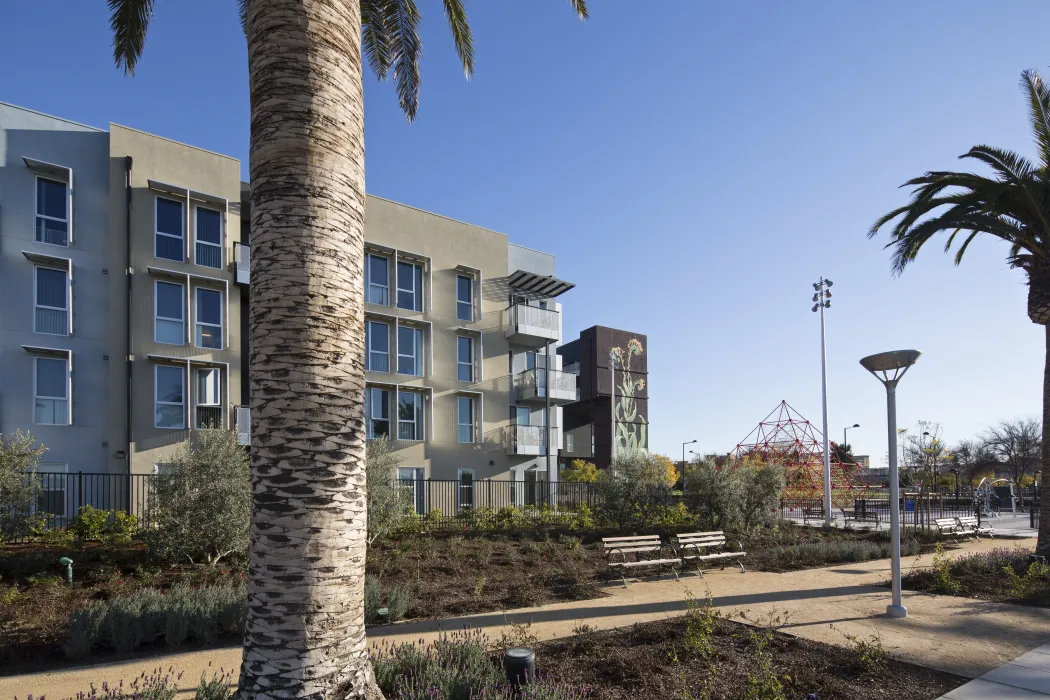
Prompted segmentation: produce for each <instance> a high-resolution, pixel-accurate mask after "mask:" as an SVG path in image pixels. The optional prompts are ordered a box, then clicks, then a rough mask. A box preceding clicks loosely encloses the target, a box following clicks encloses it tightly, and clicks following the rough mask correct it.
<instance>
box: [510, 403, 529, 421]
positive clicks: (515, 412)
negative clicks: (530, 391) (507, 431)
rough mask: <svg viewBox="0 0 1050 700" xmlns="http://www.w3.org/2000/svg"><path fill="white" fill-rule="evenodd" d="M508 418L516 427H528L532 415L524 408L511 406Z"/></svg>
mask: <svg viewBox="0 0 1050 700" xmlns="http://www.w3.org/2000/svg"><path fill="white" fill-rule="evenodd" d="M510 418H511V420H513V421H514V423H515V424H516V425H530V424H531V423H532V414H531V412H530V411H529V409H528V408H527V407H526V406H511V407H510Z"/></svg>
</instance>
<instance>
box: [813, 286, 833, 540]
mask: <svg viewBox="0 0 1050 700" xmlns="http://www.w3.org/2000/svg"><path fill="white" fill-rule="evenodd" d="M831 285H832V281H831V280H827V279H824V278H823V277H821V278H820V280H819V281H818V282H816V283H814V284H813V289H815V290H817V293H816V294H814V295H813V311H817V310H818V309H819V310H820V398H821V405H822V407H823V417H824V527H831V453H830V451H829V446H828V347H827V341H826V339H825V335H824V309H830V308H831V290H830V287H831Z"/></svg>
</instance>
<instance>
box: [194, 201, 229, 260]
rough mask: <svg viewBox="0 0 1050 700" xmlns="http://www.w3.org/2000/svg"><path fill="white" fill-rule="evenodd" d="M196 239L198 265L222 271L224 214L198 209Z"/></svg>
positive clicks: (195, 258)
mask: <svg viewBox="0 0 1050 700" xmlns="http://www.w3.org/2000/svg"><path fill="white" fill-rule="evenodd" d="M196 237H197V245H196V248H195V251H194V252H195V256H194V260H195V261H196V263H197V264H198V265H203V266H204V267H214V268H215V269H216V270H220V269H222V214H220V213H219V212H217V211H215V210H214V209H205V208H203V207H197V228H196Z"/></svg>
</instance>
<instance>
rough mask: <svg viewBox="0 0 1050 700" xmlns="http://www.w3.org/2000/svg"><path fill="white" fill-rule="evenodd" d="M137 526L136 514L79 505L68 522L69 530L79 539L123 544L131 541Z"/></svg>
mask: <svg viewBox="0 0 1050 700" xmlns="http://www.w3.org/2000/svg"><path fill="white" fill-rule="evenodd" d="M137 528H138V516H136V515H128V514H127V513H125V512H124V511H122V510H99V509H98V508H95V507H93V506H90V505H88V506H81V507H80V510H79V511H78V512H77V514H76V517H74V518H73V520H72V521H71V522H70V523H69V528H68V529H69V531H70V532H71V533H72V534H73V536H74V537H75V538H76V539H77V540H79V541H81V542H84V541H87V540H101V541H103V542H105V543H107V544H125V543H127V542H130V541H131V538H132V536H133V535H134V534H135V531H136V529H137Z"/></svg>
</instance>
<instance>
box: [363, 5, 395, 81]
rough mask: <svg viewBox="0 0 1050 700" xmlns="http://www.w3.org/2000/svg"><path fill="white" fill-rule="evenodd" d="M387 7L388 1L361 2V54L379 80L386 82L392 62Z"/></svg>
mask: <svg viewBox="0 0 1050 700" xmlns="http://www.w3.org/2000/svg"><path fill="white" fill-rule="evenodd" d="M389 5H390V0H361V53H363V54H364V56H365V60H366V61H368V67H369V68H370V69H371V70H372V73H373V74H374V75H375V76H376V78H378V79H379V80H386V77H387V74H388V73H389V72H390V65H391V62H392V57H391V53H392V51H391V48H390V28H389V27H388V26H387V24H386V19H387V14H388V12H389V7H388V6H389Z"/></svg>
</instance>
